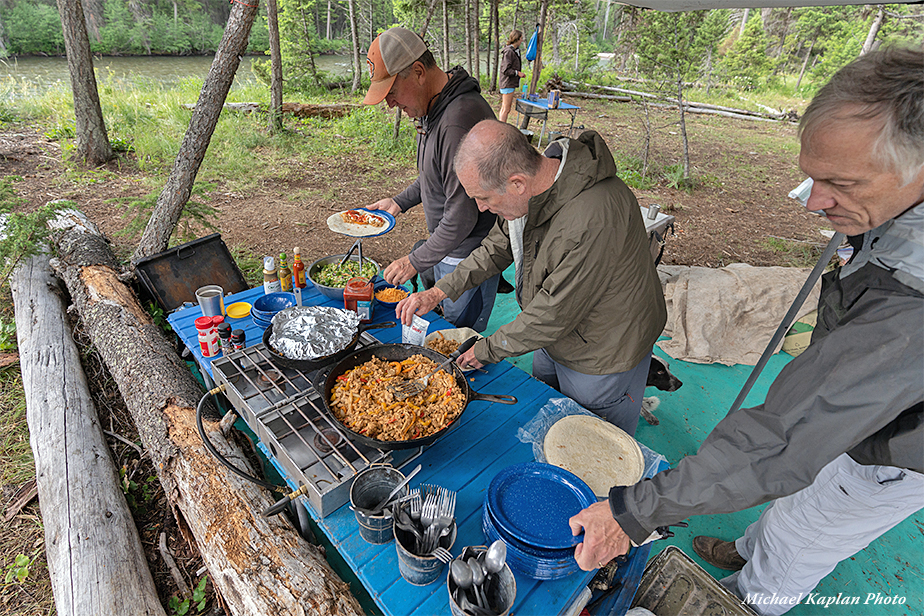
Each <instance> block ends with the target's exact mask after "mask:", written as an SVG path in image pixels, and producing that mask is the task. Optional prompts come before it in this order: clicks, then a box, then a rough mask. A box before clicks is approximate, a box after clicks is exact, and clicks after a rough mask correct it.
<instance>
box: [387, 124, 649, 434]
mask: <svg viewBox="0 0 924 616" xmlns="http://www.w3.org/2000/svg"><path fill="white" fill-rule="evenodd" d="M455 168H456V173H457V174H458V177H459V181H460V182H461V183H462V185H463V186H464V187H465V190H466V192H467V193H468V194H469V195H470V196H472V197H473V198H474V199H475V201H476V202H477V203H478V208H479V209H481V210H482V211H490V212H494V213H496V214H497V215H498V216H499V217H500V218H499V220H498V222H497V224H496V225H495V227H494V228H493V229H492V230H491V233H490V234H489V235H488V237H487V238H485V240H484V241H483V242H482V243H481V246H480V247H479V248H477V249H475V251H473V252H472V254H471V255H470V256H469V257H468V258H467V259H466V260H465V261H463V262H462V263H460V264H459V266H458V267H457V268H456V270H455V272H453V273H452V274H451V275H449V276H446V277H445V278H443V279H442V280H440V281H439V282H437V283H436V286H435V287H434V288H433V289H430V290H428V291H425V292H423V293H416V294H414V295H411V296H410V297H408V298H407V299H405V300H404V301H403V302H402V303H401V304H399V305H398V307H397V308H398V316H400V317H401V319H402V320H403V321H404V322H405V323H407V322H408V321H409V320H410V319H411V317H412V316H413V314H423V313H425V312H426V311H427V310H430V309H431V308H432V307H433V306H435V305H436V303H437V302H439V301H441V300H443V299H444V298H446V297H450V298H453V297H458V296H460V295H461V294H462V293H463V292H464V291H465V290H466V289H470V288H474V287H477V286H478V285H479V284H482V283H483V281H484V280H486V279H489V278H490V277H492V276H496V275H497V273H498V272H502V271H503V270H504V269H505V268H507V267H508V266H509V265H510V264H511V263H513V264H515V270H516V284H515V285H514V286H515V288H516V298H517V302H518V303H519V305H520V307H521V308H522V312H521V313H520V314H519V315H517V317H516V318H515V319H514V320H513V321H512V322H510V323H507V324H506V325H503V326H502V327H501V328H500V329H498V330H497V331H496V332H495V333H493V334H492V335H490V336H488V337H487V338H485V339H483V340H479V341H478V342H477V343H476V344H475V346H474V347H472V349H470V350H469V351H468V352H466V353H465V354H463V355H462V356H461V357H460V358H459V363H460V364H463V365H465V364H469V365H473V366H476V367H480V366H482V365H483V364H486V363H495V362H498V361H501V360H502V359H505V358H507V357H513V356H516V355H522V354H524V353H529V352H530V351H535V353H534V354H533V375H534V376H535V377H536V378H538V379H540V380H542V381H544V382H546V383H548V384H549V385H551V386H552V387H555V388H556V389H558V390H559V391H561V392H562V393H564V394H566V395H567V396H570V397H571V398H573V399H575V400H576V401H577V402H579V403H580V404H582V405H583V406H584V407H585V408H587V409H589V410H591V411H593V412H595V413H597V414H598V415H600V416H601V417H603V418H605V419H607V420H608V421H610V422H611V423H613V424H615V425H617V426H619V427H620V428H622V429H623V430H625V431H626V432H628V433H629V434H633V433H634V432H635V427H636V424H637V423H638V416H639V411H640V410H641V404H642V396H643V394H644V391H645V383H646V380H647V377H648V364H649V360H650V358H651V347H652V345H653V344H654V342H655V341H656V340H657V339H658V336H659V335H660V334H661V330H662V329H663V328H664V323H665V321H666V319H667V309H666V307H665V304H664V296H663V294H662V292H661V284H660V282H659V281H658V274H657V271H656V270H655V266H654V263H653V261H652V258H651V253H650V252H649V249H648V241H647V239H648V238H647V236H646V235H645V226H644V224H643V222H642V216H641V212H640V209H639V206H638V202H637V201H636V199H635V195H633V194H632V191H631V190H629V188H628V187H627V186H626V185H625V184H624V183H623V182H622V180H620V179H619V178H618V177H617V176H616V164H615V162H614V161H613V156H612V154H610V151H609V149H607V147H606V144H605V143H604V142H603V139H602V138H601V137H600V135H598V134H597V133H595V132H591V131H588V132H585V133H584V134H582V135H581V136H580V137H579V138H578V139H560V140H557V141H555V142H553V143H552V145H551V146H549V148H548V149H547V150H546V152H545V155H544V156H543V155H542V154H540V153H539V152H538V151H537V150H536V149H535V148H533V147H532V146H531V145H529V143H528V142H527V141H526V140H525V139H524V138H523V136H522V135H521V134H520V132H519V131H518V130H517V129H516V128H515V127H513V126H511V125H509V124H505V123H502V122H497V121H493V120H485V121H483V122H480V123H479V124H477V125H476V126H475V127H474V128H473V129H472V130H471V132H470V133H469V134H468V135H467V136H466V137H465V139H464V140H463V142H462V145H461V146H459V153H458V154H457V156H456V161H455Z"/></svg>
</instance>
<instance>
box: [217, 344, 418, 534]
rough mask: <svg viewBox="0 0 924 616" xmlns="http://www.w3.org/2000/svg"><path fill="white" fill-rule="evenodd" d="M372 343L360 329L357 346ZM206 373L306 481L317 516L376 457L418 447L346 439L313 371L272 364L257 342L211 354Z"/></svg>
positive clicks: (412, 454) (295, 477)
mask: <svg viewBox="0 0 924 616" xmlns="http://www.w3.org/2000/svg"><path fill="white" fill-rule="evenodd" d="M373 344H378V341H377V340H376V339H375V338H373V337H372V336H371V335H369V334H368V333H366V332H363V333H362V334H361V335H360V341H359V346H360V347H365V346H370V345H373ZM212 374H213V376H214V378H215V381H216V383H218V384H219V385H224V386H225V391H224V393H225V396H227V398H228V400H230V401H231V404H232V405H233V406H234V408H235V410H236V411H237V412H238V414H239V415H240V416H241V418H243V420H244V421H245V422H246V423H247V425H248V426H249V427H250V429H251V430H253V431H254V433H255V434H256V435H257V437H258V438H259V439H260V442H261V443H262V445H263V448H264V450H265V451H266V453H267V454H268V455H270V456H272V458H273V460H274V461H275V463H276V466H277V467H278V468H281V469H282V471H283V472H284V474H286V475H287V476H286V477H285V478H286V479H287V480H289V481H290V482H291V483H292V484H293V485H295V486H297V487H302V486H305V485H307V486H308V494H307V498H308V500H309V502H310V503H311V506H312V508H313V509H314V511H315V512H317V514H318V515H320V516H321V517H325V516H326V515H328V514H329V513H331V512H333V511H334V510H336V509H338V508H340V507H341V506H342V505H344V504H345V503H346V502H348V501H349V500H350V485H351V484H352V483H353V478H354V477H356V475H357V473H359V472H360V471H362V470H364V469H366V468H368V467H369V466H370V465H372V464H376V463H388V464H391V465H393V466H395V467H399V466H402V465H404V464H405V463H406V462H408V461H409V460H411V459H413V458H416V457H417V456H418V455H420V453H421V452H422V450H423V448H422V447H421V448H417V449H410V450H398V451H388V452H386V451H381V450H379V449H375V448H371V447H368V446H365V445H360V444H358V443H355V442H353V441H352V440H350V438H349V437H348V436H347V435H346V434H345V433H344V432H343V431H342V430H341V429H340V428H339V427H338V426H337V425H336V424H335V423H334V422H333V421H332V420H331V419H330V417H329V416H328V415H327V412H326V411H325V410H324V403H323V401H322V400H321V395H320V394H319V393H318V391H317V389H315V387H314V384H313V383H314V379H315V378H316V376H317V371H314V372H302V371H299V370H295V369H292V368H282V367H279V366H277V365H276V364H274V363H272V361H270V355H269V353H268V352H267V351H266V347H265V345H264V344H263V343H260V344H257V345H255V346H252V347H248V348H246V349H243V350H241V351H235V352H234V353H231V354H230V355H228V356H227V357H223V358H220V359H216V360H214V361H213V362H212ZM319 385H320V384H319Z"/></svg>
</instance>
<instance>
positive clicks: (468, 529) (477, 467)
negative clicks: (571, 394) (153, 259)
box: [167, 287, 649, 616]
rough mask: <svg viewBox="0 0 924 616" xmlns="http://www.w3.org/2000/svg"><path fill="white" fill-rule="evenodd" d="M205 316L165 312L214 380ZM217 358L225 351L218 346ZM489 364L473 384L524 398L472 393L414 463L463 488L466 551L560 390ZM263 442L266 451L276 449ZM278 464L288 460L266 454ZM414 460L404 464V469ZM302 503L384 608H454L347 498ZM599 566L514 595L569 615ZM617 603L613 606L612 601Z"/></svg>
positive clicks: (522, 609) (435, 325)
mask: <svg viewBox="0 0 924 616" xmlns="http://www.w3.org/2000/svg"><path fill="white" fill-rule="evenodd" d="M262 295H263V288H262V287H257V288H255V289H250V290H248V291H243V292H241V293H236V294H234V295H229V296H227V297H226V298H225V305H226V306H228V305H230V304H231V303H233V302H238V301H245V302H248V303H251V304H252V303H253V302H254V301H255V300H256V299H257V298H259V297H260V296H262ZM303 303H304V304H305V305H328V306H340V307H342V303H339V302H335V301H332V300H329V299H328V298H326V297H324V296H323V295H321V294H320V293H318V292H317V291H316V290H314V289H313V288H311V287H309V288H307V289H305V291H304V293H303ZM199 316H201V312H200V310H199V307H198V306H194V307H189V308H184V309H180V310H177V311H175V312H173V313H172V314H170V315H169V317H168V318H167V320H168V322H169V323H170V325H171V326H172V327H173V329H174V331H175V332H176V333H177V335H178V336H179V337H180V339H181V340H182V341H183V343H184V344H185V345H186V346H187V347H188V348H189V349H190V351H191V352H192V354H193V355H194V356H195V359H196V361H197V362H198V364H199V366H200V367H201V368H202V371H203V376H205V377H206V378H207V379H211V374H212V373H211V360H210V359H209V358H205V357H203V356H202V354H201V352H200V349H199V344H198V342H197V338H196V329H195V325H194V321H195V319H196V318H197V317H199ZM394 319H395V314H394V311H393V310H390V309H383V307H382V306H381V305H377V306H376V307H375V314H374V319H373V321H374V322H376V323H379V322H384V321H389V320H394ZM427 320H428V321H430V322H431V326H430V331H436V330H438V329H446V328H450V327H452V325H451V324H449V323H448V322H446V321H444V320H443V319H441V318H439V317H438V316H437V315H436V314H434V313H431V314H429V315H428V316H427ZM228 321H229V323H231V325H232V327H233V328H235V329H237V328H240V329H243V330H244V331H245V333H246V337H247V345H248V346H252V345H255V344H260V343H261V342H262V340H261V336H262V333H263V332H262V330H260V328H258V327H257V326H256V325H254V324H253V321H252V319H251V318H250V317H246V318H243V319H229V320H228ZM369 333H370V334H374V335H375V338H376V339H378V340H379V341H381V342H385V343H392V342H401V327H400V325H399V326H396V327H392V328H388V329H379V330H372V331H370V332H369ZM219 357H221V356H220V355H219ZM485 369H486V373H481V372H478V371H474V372H471V373H468V377H469V379H470V384H471V387H472V388H473V389H474V390H475V391H479V392H483V393H496V394H512V395H514V396H516V398H517V399H518V403H517V404H516V405H503V404H497V403H490V402H484V401H473V402H471V403H469V405H468V407H467V408H466V409H465V413H464V414H463V416H462V419H461V420H460V422H459V423H460V425H459V427H458V428H456V429H455V430H453V431H452V432H451V433H450V434H447V435H446V436H445V437H444V438H442V439H440V440H439V441H437V442H435V443H433V444H432V445H430V446H428V447H427V448H425V449H424V450H423V452H422V453H421V454H420V455H419V456H417V457H416V458H415V459H414V461H413V462H411V463H409V466H415V465H416V464H418V463H419V464H422V465H423V469H422V470H421V471H420V472H419V473H418V475H417V476H416V477H415V479H414V482H413V485H418V484H423V483H432V484H437V485H441V486H444V487H446V488H449V489H451V490H455V491H457V492H458V499H457V504H456V521H457V525H458V536H457V539H456V542H455V545H454V546H453V548H452V550H451V552H452V553H453V555H458V554H460V553H461V551H462V548H463V547H465V546H468V545H484V544H485V537H484V533H483V531H482V526H481V506H482V503H483V502H484V496H485V491H486V490H487V488H488V485H489V484H490V482H491V480H492V479H493V478H494V476H495V475H497V473H499V472H500V471H501V470H502V469H504V468H506V467H508V466H510V465H512V464H517V463H520V462H526V461H532V460H533V453H532V447H531V445H528V444H526V443H522V442H520V441H519V440H518V439H517V429H518V428H519V427H520V426H522V425H523V424H525V423H526V422H528V421H529V420H530V419H532V418H533V417H534V416H535V415H536V413H537V412H538V411H539V410H540V409H541V408H542V406H543V405H545V404H546V402H548V400H549V399H550V398H556V397H561V394H560V393H559V392H557V391H555V390H554V389H552V388H550V387H548V386H547V385H545V384H544V383H542V382H541V381H538V380H536V379H534V378H533V377H532V376H530V375H528V374H526V373H525V372H523V371H522V370H520V369H519V368H516V367H515V366H513V365H512V364H510V363H508V362H501V363H499V364H494V365H489V366H486V367H485ZM263 449H264V453H267V454H268V453H269V452H268V451H266V450H265V448H263ZM268 457H269V458H270V461H271V462H273V463H274V466H275V467H276V468H277V470H280V471H283V469H282V467H281V466H280V465H279V464H278V463H277V462H275V460H273V459H272V456H271V455H268ZM407 470H409V469H405V471H407ZM281 474H282V475H283V477H284V478H285V479H286V481H287V482H288V483H289V485H290V487H291V488H292V489H295V488H296V487H297V486H296V485H295V483H294V482H293V481H292V480H291V479H290V478H288V477H286V475H285V473H284V472H282V473H281ZM303 502H304V504H305V508H306V509H307V510H308V512H309V513H310V514H311V516H312V518H314V519H315V521H316V522H317V524H318V526H319V527H320V529H321V530H322V531H323V532H324V533H325V534H326V535H327V537H328V539H329V540H330V541H331V543H332V544H333V545H334V547H335V548H336V549H337V551H338V552H339V553H340V555H341V556H342V557H343V559H344V560H345V561H346V563H347V564H348V565H349V566H350V567H351V568H352V569H353V571H354V572H355V573H356V576H357V577H358V578H359V580H360V581H361V582H362V584H363V585H364V586H365V588H366V590H367V591H368V593H369V595H370V596H371V597H372V599H373V600H374V601H375V603H376V604H377V605H378V607H379V608H380V609H381V610H382V612H383V613H384V614H386V615H389V616H390V615H394V616H405V615H415V616H433V615H437V614H449V613H450V611H449V602H448V591H447V588H446V569H448V567H447V568H445V569H444V572H443V574H442V575H441V576H440V578H439V579H438V580H437V581H436V582H434V583H433V584H430V585H429V586H424V587H417V586H413V585H411V584H409V583H407V582H406V581H404V579H403V578H402V577H401V575H400V574H399V572H398V563H397V554H396V551H395V544H394V542H391V543H387V544H385V545H371V544H369V543H366V542H365V541H364V540H363V539H362V538H361V537H360V535H359V530H358V525H357V523H356V519H355V517H354V514H353V512H352V511H350V509H349V507H347V506H342V507H340V508H339V509H337V510H336V511H334V512H333V513H331V514H329V515H327V516H325V517H320V516H319V515H317V513H316V512H315V511H314V510H313V509H312V507H311V505H310V504H309V503H307V501H303ZM648 552H649V546H643V547H642V548H639V549H636V550H634V552H633V553H632V554H631V558H630V559H629V561H628V563H626V564H625V565H623V566H622V567H620V571H619V573H618V575H619V576H620V577H621V578H622V579H621V582H622V588H621V589H620V590H619V592H617V593H614V594H613V596H611V597H608V600H607V601H605V602H604V603H606V604H607V606H609V607H608V610H607V611H606V612H605V613H615V614H619V613H624V612H625V610H626V609H627V608H628V606H629V604H630V602H631V601H632V597H633V596H634V595H635V591H636V589H637V588H638V583H639V580H640V579H641V575H642V570H643V569H644V566H645V562H646V561H647V559H648ZM593 575H594V572H583V571H581V572H577V573H574V574H572V575H570V576H568V577H566V578H563V579H560V580H554V581H538V580H533V579H529V578H526V577H523V576H517V577H516V584H517V593H516V602H515V604H514V606H513V609H512V610H511V613H514V614H524V615H525V614H543V615H546V614H569V613H572V611H571V610H572V608H573V607H576V605H575V603H576V602H577V601H578V600H579V599H582V600H586V598H587V597H586V591H585V589H586V587H587V585H588V583H589V582H590V580H591V578H592V577H593ZM613 606H615V607H613Z"/></svg>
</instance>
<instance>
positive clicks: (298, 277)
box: [292, 246, 305, 289]
mask: <svg viewBox="0 0 924 616" xmlns="http://www.w3.org/2000/svg"><path fill="white" fill-rule="evenodd" d="M293 253H294V256H293V257H292V273H293V274H294V275H295V286H296V287H298V288H299V289H304V288H305V264H304V263H302V250H301V248H299V247H298V246H296V247H295V249H294V251H293Z"/></svg>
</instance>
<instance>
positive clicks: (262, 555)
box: [55, 211, 362, 616]
mask: <svg viewBox="0 0 924 616" xmlns="http://www.w3.org/2000/svg"><path fill="white" fill-rule="evenodd" d="M56 226H57V227H58V228H59V229H61V232H60V234H59V236H58V238H57V243H58V254H59V259H58V261H57V263H55V266H56V270H57V271H58V272H59V274H60V275H61V277H62V278H63V279H64V281H65V283H66V284H67V287H68V289H69V290H70V293H71V297H72V298H73V301H74V304H75V306H76V307H77V310H78V311H79V313H80V316H81V318H82V319H83V322H84V323H85V324H86V328H87V331H88V333H89V335H90V338H91V340H92V342H93V344H94V346H95V347H96V348H97V349H98V350H99V353H100V355H101V356H102V358H103V361H104V362H105V363H106V365H107V367H108V368H109V371H110V373H111V374H112V378H113V379H114V381H115V382H116V384H117V385H118V387H119V391H120V392H121V394H122V397H123V399H124V400H125V403H126V406H127V407H128V410H129V412H130V413H131V415H132V417H133V418H134V420H135V424H136V426H137V428H138V433H139V435H140V437H141V441H142V443H143V444H144V447H145V449H146V451H147V452H148V453H149V454H150V455H151V458H152V461H153V462H154V467H155V468H156V469H157V473H158V478H159V479H160V481H161V484H162V485H163V487H164V491H165V492H166V494H167V498H168V500H169V501H170V503H171V505H172V506H173V507H174V512H175V514H176V515H177V519H178V521H179V522H180V523H181V525H182V524H185V525H186V526H188V528H189V529H190V530H191V531H192V535H193V537H194V538H195V547H196V548H197V549H198V551H199V553H200V554H201V555H202V557H203V560H204V561H205V564H206V566H207V567H208V570H209V574H210V576H211V579H212V583H213V584H214V586H215V587H216V588H217V589H218V590H219V592H220V593H221V595H222V597H223V599H224V601H225V603H226V605H227V606H228V608H229V610H230V612H231V613H232V614H234V615H236V616H244V615H248V614H252V615H253V616H265V615H266V614H273V615H274V616H277V615H278V616H287V615H292V616H295V615H304V614H307V613H311V614H338V615H345V616H349V615H354V614H355V615H357V616H358V615H360V614H361V613H362V610H361V608H360V606H359V603H358V602H357V601H356V599H355V598H354V597H353V596H352V595H351V594H350V592H349V587H348V585H347V584H345V583H344V582H342V581H341V580H340V579H339V578H338V577H337V575H336V574H335V573H334V572H333V570H332V569H331V568H330V566H329V565H328V564H327V561H325V560H324V558H323V556H322V555H321V554H320V551H319V548H317V547H315V546H312V545H311V544H309V543H308V542H306V541H304V540H303V539H302V538H301V537H299V535H298V534H297V533H296V532H295V530H294V529H293V528H292V527H290V526H289V525H288V524H286V523H285V522H284V521H283V519H282V518H281V517H280V516H276V517H273V518H270V519H266V518H264V517H262V516H261V515H260V512H261V511H263V510H264V509H265V508H266V507H268V506H269V505H270V504H272V502H273V501H274V500H275V497H271V496H270V495H269V494H268V493H267V492H266V491H265V490H262V489H260V488H258V487H257V486H255V485H254V484H251V483H249V482H247V481H245V480H243V479H241V478H239V477H238V476H237V475H234V474H233V473H231V472H230V471H229V470H228V469H226V468H225V467H224V466H222V465H220V464H219V463H218V462H217V461H216V460H215V459H214V458H213V457H212V456H211V455H210V454H209V453H208V451H206V449H205V447H204V446H203V444H202V441H201V439H200V438H199V435H198V433H197V429H196V422H195V406H196V402H197V400H199V399H200V397H201V395H202V391H201V389H200V388H199V385H198V384H197V383H196V381H195V380H194V379H193V377H192V374H191V373H190V371H189V369H188V368H187V367H186V364H185V363H184V362H182V361H180V358H179V357H178V356H177V355H176V353H174V351H173V349H172V348H171V346H170V344H169V343H168V341H167V340H166V339H165V338H164V336H163V334H162V333H161V331H160V329H159V328H158V327H157V325H155V324H154V323H153V321H152V320H151V318H150V317H149V316H148V314H147V313H146V312H145V311H144V310H143V309H142V308H141V305H140V304H139V303H138V300H137V298H136V297H135V296H134V294H133V293H132V291H131V290H130V289H128V288H127V287H126V286H125V285H123V284H122V283H121V282H120V281H119V279H118V274H119V267H118V264H117V263H116V260H115V257H114V256H113V255H112V251H111V250H110V248H109V246H108V244H107V243H106V241H105V240H104V239H103V238H102V237H101V236H100V235H98V234H96V233H95V232H94V230H93V229H92V228H90V225H88V224H87V223H86V222H85V219H84V218H83V217H82V215H81V214H79V212H73V211H72V212H71V213H70V215H69V216H66V217H63V219H62V220H61V221H60V223H59V224H57V225H56ZM217 426H218V423H217V422H212V421H207V422H206V430H207V431H208V433H209V436H210V437H211V439H212V441H213V444H214V445H215V447H216V448H217V449H218V450H219V451H220V452H221V453H222V454H223V455H224V456H225V457H227V458H228V459H230V460H231V461H232V462H233V463H234V464H235V465H236V466H238V467H239V468H242V469H248V468H249V465H248V464H247V462H246V459H245V458H244V456H243V453H242V452H241V450H240V449H239V448H237V447H236V446H234V445H232V444H231V443H229V442H228V441H227V440H226V439H225V438H224V437H223V436H222V434H221V432H220V431H219V430H218V429H217ZM251 473H252V471H251Z"/></svg>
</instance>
